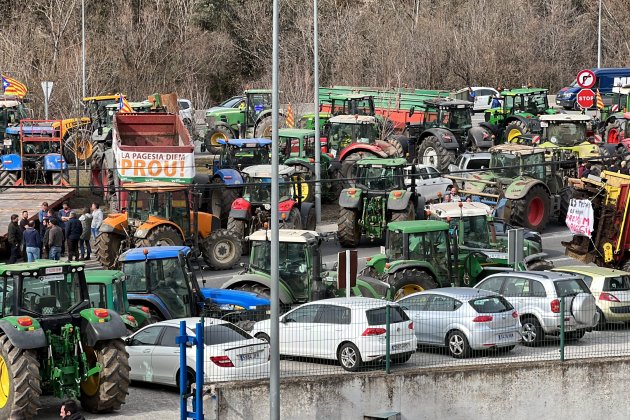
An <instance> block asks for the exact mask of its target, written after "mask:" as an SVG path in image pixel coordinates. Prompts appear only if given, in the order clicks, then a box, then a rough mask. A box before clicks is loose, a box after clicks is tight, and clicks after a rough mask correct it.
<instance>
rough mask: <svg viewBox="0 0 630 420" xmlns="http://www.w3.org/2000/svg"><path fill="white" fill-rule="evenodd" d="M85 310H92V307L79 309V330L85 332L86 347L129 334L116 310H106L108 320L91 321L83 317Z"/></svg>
mask: <svg viewBox="0 0 630 420" xmlns="http://www.w3.org/2000/svg"><path fill="white" fill-rule="evenodd" d="M85 311H92V309H84V310H83V311H81V331H82V332H83V333H84V334H85V344H86V345H87V346H88V347H94V345H95V344H96V343H97V342H99V341H105V340H113V339H115V338H122V337H125V336H127V335H129V334H128V333H127V328H126V327H125V323H124V322H123V321H122V318H121V317H120V315H118V313H117V312H115V311H112V310H108V312H109V316H110V320H109V321H106V322H93V321H90V320H88V319H87V318H86V317H85V315H84V312H85Z"/></svg>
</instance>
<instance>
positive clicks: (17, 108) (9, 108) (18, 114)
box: [0, 95, 32, 146]
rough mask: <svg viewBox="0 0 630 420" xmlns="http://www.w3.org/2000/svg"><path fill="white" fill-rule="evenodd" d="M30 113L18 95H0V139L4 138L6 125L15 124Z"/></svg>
mask: <svg viewBox="0 0 630 420" xmlns="http://www.w3.org/2000/svg"><path fill="white" fill-rule="evenodd" d="M30 114H32V111H31V110H29V109H28V108H26V107H25V106H24V103H23V102H22V101H21V100H20V99H19V98H18V97H13V96H3V95H0V139H2V140H4V139H5V130H6V128H7V127H14V126H17V125H18V124H19V123H20V120H23V119H26V118H28V117H29V116H30ZM5 146H6V143H5Z"/></svg>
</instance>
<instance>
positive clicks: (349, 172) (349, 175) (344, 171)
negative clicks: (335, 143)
mask: <svg viewBox="0 0 630 420" xmlns="http://www.w3.org/2000/svg"><path fill="white" fill-rule="evenodd" d="M366 157H377V156H375V155H374V154H373V153H369V152H354V153H350V154H349V155H348V156H346V157H345V159H344V160H342V161H341V177H342V178H344V180H343V181H342V185H344V186H351V185H354V176H355V171H354V168H355V164H356V163H357V162H358V161H360V160H361V159H363V158H366ZM339 192H341V191H339ZM337 196H338V195H337Z"/></svg>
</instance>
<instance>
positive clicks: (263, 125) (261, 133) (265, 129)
mask: <svg viewBox="0 0 630 420" xmlns="http://www.w3.org/2000/svg"><path fill="white" fill-rule="evenodd" d="M254 136H255V137H258V138H264V139H270V138H271V116H268V117H266V118H265V119H264V120H262V121H260V122H259V123H258V125H257V126H256V128H255V129H254Z"/></svg>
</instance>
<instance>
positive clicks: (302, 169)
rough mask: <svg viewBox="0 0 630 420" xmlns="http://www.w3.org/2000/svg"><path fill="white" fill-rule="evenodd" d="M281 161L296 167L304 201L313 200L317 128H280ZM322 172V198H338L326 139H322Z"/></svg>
mask: <svg viewBox="0 0 630 420" xmlns="http://www.w3.org/2000/svg"><path fill="white" fill-rule="evenodd" d="M278 137H279V141H280V142H279V146H278V147H279V149H280V163H282V164H284V165H287V166H291V167H293V168H295V173H294V175H293V180H294V181H300V182H302V183H301V191H302V192H303V195H302V197H301V199H302V201H313V200H314V197H315V184H314V181H315V153H317V151H316V149H315V130H306V129H299V128H281V129H280V130H278ZM321 149H322V150H321V151H320V152H319V156H320V157H319V159H320V169H321V170H320V174H321V180H322V182H321V186H322V187H321V188H322V198H323V199H324V200H326V201H328V202H331V201H332V200H334V199H336V198H337V197H336V195H335V192H334V191H333V188H332V184H331V182H328V181H330V176H331V171H330V168H331V165H330V164H331V161H332V157H331V156H330V155H329V154H328V153H324V150H326V140H325V139H322V146H321Z"/></svg>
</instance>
